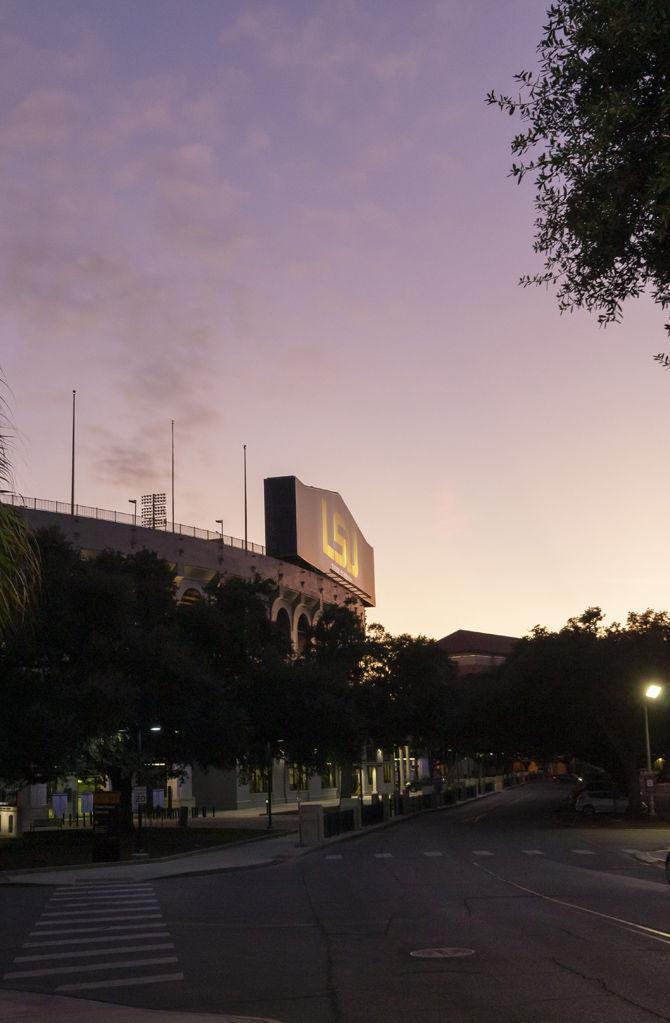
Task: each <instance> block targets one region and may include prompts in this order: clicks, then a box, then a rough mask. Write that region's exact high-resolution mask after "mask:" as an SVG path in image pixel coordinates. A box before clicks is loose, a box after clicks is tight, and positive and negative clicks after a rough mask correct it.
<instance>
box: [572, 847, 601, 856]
mask: <svg viewBox="0 0 670 1023" xmlns="http://www.w3.org/2000/svg"><path fill="white" fill-rule="evenodd" d="M570 852H573V853H575V854H576V855H577V856H595V853H594V851H593V849H571V850H570Z"/></svg>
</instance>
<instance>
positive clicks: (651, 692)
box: [644, 683, 663, 817]
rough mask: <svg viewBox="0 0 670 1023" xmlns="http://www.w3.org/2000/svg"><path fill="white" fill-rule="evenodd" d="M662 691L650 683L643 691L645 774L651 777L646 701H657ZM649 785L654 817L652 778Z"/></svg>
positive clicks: (651, 810) (650, 807)
mask: <svg viewBox="0 0 670 1023" xmlns="http://www.w3.org/2000/svg"><path fill="white" fill-rule="evenodd" d="M662 691H663V687H662V686H659V685H657V684H656V683H652V684H651V685H649V686H647V688H646V689H645V692H644V695H645V701H644V737H645V740H646V745H647V774H648V775H649V776H651V774H652V770H651V745H650V742H649V712H648V709H647V708H648V702H647V701H648V700H657V699H658V697H659V696H660V695H661V693H662ZM649 781H651V783H652V784H651V785H650V786H649V816H650V817H655V816H656V805H655V803H654V785H653V778H651V777H649Z"/></svg>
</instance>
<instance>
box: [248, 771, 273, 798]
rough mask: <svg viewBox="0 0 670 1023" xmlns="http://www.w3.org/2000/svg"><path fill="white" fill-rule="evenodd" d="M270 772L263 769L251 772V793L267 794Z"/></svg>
mask: <svg viewBox="0 0 670 1023" xmlns="http://www.w3.org/2000/svg"><path fill="white" fill-rule="evenodd" d="M267 790H268V772H267V770H266V769H265V768H263V767H254V768H252V770H251V771H249V791H250V792H267Z"/></svg>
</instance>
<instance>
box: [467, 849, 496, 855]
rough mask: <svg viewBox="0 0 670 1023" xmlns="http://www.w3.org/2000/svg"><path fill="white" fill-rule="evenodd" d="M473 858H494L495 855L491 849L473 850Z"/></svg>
mask: <svg viewBox="0 0 670 1023" xmlns="http://www.w3.org/2000/svg"><path fill="white" fill-rule="evenodd" d="M472 855H473V856H493V853H492V852H491V851H490V850H489V849H473V850H472Z"/></svg>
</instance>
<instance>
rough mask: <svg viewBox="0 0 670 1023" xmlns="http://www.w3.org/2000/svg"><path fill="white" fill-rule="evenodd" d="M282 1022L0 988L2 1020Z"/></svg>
mask: <svg viewBox="0 0 670 1023" xmlns="http://www.w3.org/2000/svg"><path fill="white" fill-rule="evenodd" d="M46 1019H48V1020H49V1023H92V1021H94V1023H279V1021H277V1020H273V1019H269V1018H267V1017H263V1018H261V1017H258V1016H230V1015H228V1014H223V1015H219V1014H218V1013H210V1012H170V1011H167V1012H166V1011H164V1010H161V1009H136V1008H134V1007H133V1006H130V1005H113V1004H112V1003H110V1002H94V1001H91V1000H90V999H88V998H67V997H66V996H64V995H37V994H32V993H28V992H25V991H0V1023H44V1021H45V1020H46Z"/></svg>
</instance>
